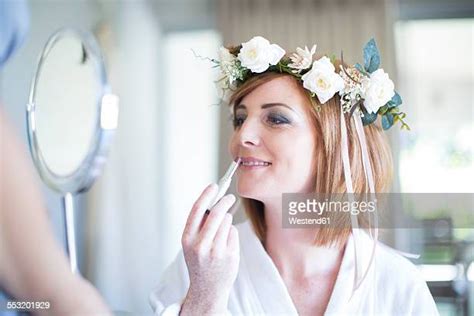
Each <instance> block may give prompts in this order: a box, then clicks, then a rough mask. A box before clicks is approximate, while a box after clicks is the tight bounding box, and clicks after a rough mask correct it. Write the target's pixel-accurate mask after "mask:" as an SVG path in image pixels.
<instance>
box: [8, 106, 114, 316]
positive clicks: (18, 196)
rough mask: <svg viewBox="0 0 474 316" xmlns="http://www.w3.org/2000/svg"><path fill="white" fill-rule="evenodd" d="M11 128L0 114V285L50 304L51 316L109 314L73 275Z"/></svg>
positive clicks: (17, 295)
mask: <svg viewBox="0 0 474 316" xmlns="http://www.w3.org/2000/svg"><path fill="white" fill-rule="evenodd" d="M7 124H8V122H7V121H6V119H5V118H4V116H3V113H2V112H0V137H1V139H0V153H1V165H0V206H1V207H0V258H2V260H1V261H0V284H1V285H2V287H4V288H5V289H6V290H7V291H8V292H9V293H10V294H11V295H13V296H14V297H15V298H16V299H17V300H28V301H49V302H50V305H51V309H50V310H49V311H48V310H46V311H43V312H44V313H45V314H48V315H64V314H66V313H71V312H74V313H101V314H103V313H106V314H108V313H109V311H108V308H107V306H106V305H105V303H104V302H103V301H102V299H101V297H100V296H99V294H98V292H97V291H96V290H95V289H94V288H93V287H92V286H91V285H90V284H89V283H88V282H87V281H86V280H84V279H82V278H81V277H80V276H78V275H73V274H72V273H71V272H70V270H69V264H68V260H67V258H66V256H65V255H64V253H63V252H62V250H61V248H60V247H59V245H58V244H57V242H56V240H55V239H54V236H53V234H52V232H51V227H50V223H49V221H48V214H47V211H46V209H45V206H44V203H43V200H42V196H41V192H40V191H39V188H38V183H37V179H36V178H35V177H34V170H33V168H32V165H31V163H30V161H29V160H28V158H27V153H26V151H25V149H24V147H23V146H22V145H21V143H20V141H19V140H18V139H17V138H16V137H15V135H14V134H13V133H12V131H11V130H12V129H11V127H10V126H8V125H7ZM37 311H38V312H39V313H38V314H41V311H40V310H37Z"/></svg>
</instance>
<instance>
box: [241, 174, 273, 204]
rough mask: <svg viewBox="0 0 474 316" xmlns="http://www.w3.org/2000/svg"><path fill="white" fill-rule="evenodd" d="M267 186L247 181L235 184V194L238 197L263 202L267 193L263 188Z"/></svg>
mask: <svg viewBox="0 0 474 316" xmlns="http://www.w3.org/2000/svg"><path fill="white" fill-rule="evenodd" d="M267 187H268V186H265V185H259V184H256V183H251V182H249V181H240V179H239V181H238V182H237V193H238V194H239V196H240V197H243V198H247V199H253V200H259V201H263V200H264V199H265V196H267V194H268V192H266V190H265V189H264V188H267Z"/></svg>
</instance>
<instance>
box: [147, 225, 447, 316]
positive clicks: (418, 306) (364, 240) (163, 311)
mask: <svg viewBox="0 0 474 316" xmlns="http://www.w3.org/2000/svg"><path fill="white" fill-rule="evenodd" d="M237 229H238V231H239V238H240V266H239V272H238V275H237V279H236V281H235V283H234V286H233V288H232V291H231V294H230V297H229V303H228V312H229V313H231V314H232V315H297V310H296V307H295V305H294V303H293V301H292V299H291V297H290V295H289V293H288V290H287V288H286V286H285V284H284V282H283V279H282V278H281V276H280V274H279V272H278V270H277V268H276V266H275V265H274V263H273V261H272V259H271V258H270V256H269V255H268V254H267V253H266V251H265V249H264V248H263V245H262V244H261V242H260V241H259V239H258V238H257V236H256V235H255V233H254V231H253V229H252V225H251V224H250V222H249V221H246V222H244V223H241V224H238V225H237ZM359 236H361V237H360V238H357V252H358V253H359V252H360V253H361V256H360V258H362V259H361V262H363V263H364V260H366V261H365V264H367V263H368V260H369V259H368V258H369V257H370V253H371V251H372V245H373V241H372V239H371V238H370V237H369V235H368V234H366V233H363V234H360V235H359ZM355 240H356V239H354V237H353V235H352V234H351V235H350V237H349V239H348V241H347V244H346V247H345V250H344V255H343V259H342V263H341V267H340V270H339V273H338V275H337V279H336V283H335V285H334V289H333V292H332V294H331V297H330V300H329V303H328V306H327V308H326V312H325V315H364V316H366V315H377V316H379V315H396V316H401V315H430V316H431V315H439V314H438V311H437V309H436V306H435V303H434V300H433V297H432V296H431V294H430V292H429V290H428V287H427V285H426V282H425V281H424V280H423V279H422V278H421V276H420V274H419V272H418V269H417V268H416V267H415V266H414V265H413V264H412V263H411V262H410V261H408V260H407V259H405V258H403V257H402V256H401V255H399V254H398V253H396V251H395V250H393V249H391V248H389V247H388V246H386V245H384V244H382V243H380V242H379V243H378V244H377V247H376V256H375V262H374V264H372V266H371V270H370V273H369V274H368V276H367V278H366V279H365V280H364V281H363V282H362V285H361V286H360V287H359V288H358V289H357V290H356V291H355V293H354V296H353V297H352V298H351V299H350V297H351V294H352V286H353V281H354V266H355V265H354V248H353V246H354V244H353V243H354V242H355ZM359 249H360V250H359ZM357 258H359V255H358V256H357ZM364 258H365V259H364ZM358 260H359V259H358ZM363 266H364V267H366V265H364V264H363ZM188 286H189V277H188V271H187V267H186V263H185V260H184V256H183V252H182V251H180V252H179V254H178V256H177V258H176V259H175V261H174V262H173V263H172V264H171V265H170V267H168V269H167V270H166V271H165V272H164V275H163V277H162V280H161V282H160V284H158V286H157V287H156V288H155V289H154V290H153V292H152V293H151V295H150V304H151V306H152V308H153V310H154V312H155V314H157V315H178V314H179V311H180V307H181V304H182V301H183V300H184V298H185V296H186V292H187V289H188ZM349 299H350V300H349Z"/></svg>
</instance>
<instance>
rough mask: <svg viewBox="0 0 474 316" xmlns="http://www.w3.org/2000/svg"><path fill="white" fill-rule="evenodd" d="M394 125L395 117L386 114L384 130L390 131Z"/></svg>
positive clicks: (383, 124)
mask: <svg viewBox="0 0 474 316" xmlns="http://www.w3.org/2000/svg"><path fill="white" fill-rule="evenodd" d="M392 125H393V115H392V114H391V113H386V114H385V115H384V116H382V128H383V129H384V130H388V129H389V128H390V127H392Z"/></svg>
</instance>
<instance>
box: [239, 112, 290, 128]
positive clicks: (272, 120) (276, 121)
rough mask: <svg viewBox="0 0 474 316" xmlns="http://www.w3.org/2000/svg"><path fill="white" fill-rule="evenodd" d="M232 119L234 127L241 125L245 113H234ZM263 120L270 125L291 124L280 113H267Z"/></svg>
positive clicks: (245, 117) (244, 118)
mask: <svg viewBox="0 0 474 316" xmlns="http://www.w3.org/2000/svg"><path fill="white" fill-rule="evenodd" d="M231 119H232V125H233V126H234V129H237V128H239V127H241V126H242V125H243V124H244V121H245V120H246V119H247V115H246V114H236V115H235V116H234V117H232V118H231ZM264 121H265V123H266V124H268V125H269V126H271V127H278V126H279V125H287V124H291V121H290V120H289V119H288V118H287V117H286V116H285V115H283V114H281V113H272V112H270V113H268V114H267V115H266V116H265V117H264Z"/></svg>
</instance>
